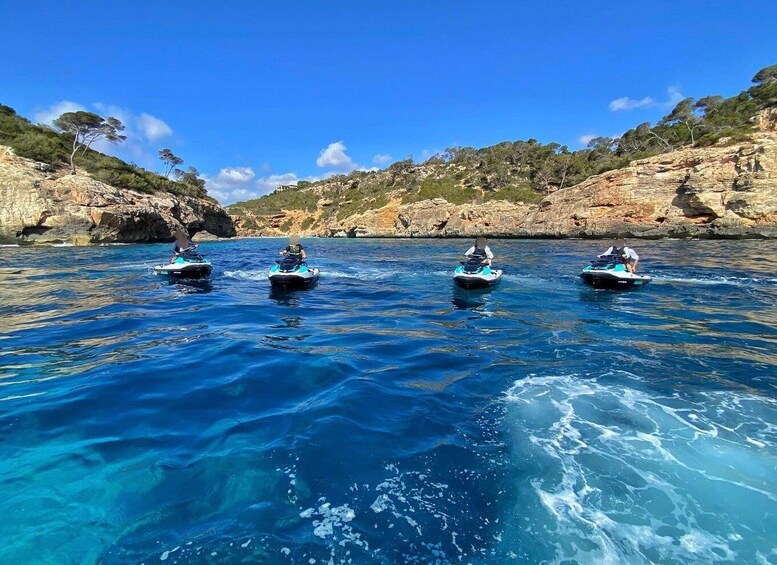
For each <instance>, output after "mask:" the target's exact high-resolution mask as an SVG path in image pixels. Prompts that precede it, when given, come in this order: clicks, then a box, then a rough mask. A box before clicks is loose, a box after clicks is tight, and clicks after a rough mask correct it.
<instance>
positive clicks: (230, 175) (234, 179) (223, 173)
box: [216, 167, 256, 184]
mask: <svg viewBox="0 0 777 565" xmlns="http://www.w3.org/2000/svg"><path fill="white" fill-rule="evenodd" d="M255 176H256V174H255V173H254V170H253V169H252V168H251V167H226V168H224V169H221V170H220V171H219V174H218V176H217V177H216V180H217V181H219V182H222V183H226V184H234V183H241V182H248V181H250V180H251V179H252V178H254V177H255Z"/></svg>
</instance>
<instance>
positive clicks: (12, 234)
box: [0, 146, 235, 244]
mask: <svg viewBox="0 0 777 565" xmlns="http://www.w3.org/2000/svg"><path fill="white" fill-rule="evenodd" d="M177 229H183V230H185V231H188V232H189V233H190V234H192V235H193V234H195V233H197V232H200V231H205V232H208V233H210V234H213V235H215V236H219V237H232V236H234V235H235V227H234V224H233V223H232V220H231V218H230V217H229V216H228V215H227V213H226V212H225V211H224V210H223V209H222V208H221V207H220V206H219V205H218V203H217V202H216V201H215V200H213V199H210V198H195V197H191V196H182V195H175V194H170V193H156V194H143V193H140V192H135V191H131V190H121V189H118V188H115V187H113V186H109V185H107V184H105V183H102V182H100V181H97V180H95V179H93V178H91V177H90V176H88V175H87V174H84V173H81V174H77V175H70V174H69V173H67V172H63V171H53V170H52V168H51V167H50V166H48V165H44V164H42V163H37V162H35V161H32V160H30V159H24V158H21V157H17V156H15V155H14V154H13V151H12V150H11V149H9V148H7V147H3V146H0V242H4V243H10V242H38V243H54V242H72V243H78V244H85V243H98V242H149V241H160V240H169V239H171V238H172V234H173V232H174V231H175V230H177Z"/></svg>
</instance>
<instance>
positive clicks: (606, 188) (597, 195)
mask: <svg viewBox="0 0 777 565" xmlns="http://www.w3.org/2000/svg"><path fill="white" fill-rule="evenodd" d="M758 125H759V131H758V132H757V133H756V134H754V136H753V140H752V141H749V142H742V143H738V144H733V145H717V146H713V147H704V148H686V149H681V150H679V151H674V152H672V153H666V154H663V155H658V156H655V157H651V158H649V159H643V160H640V161H634V162H633V163H631V164H630V165H629V166H628V167H625V168H623V169H619V170H615V171H609V172H606V173H603V174H601V175H597V176H593V177H591V178H589V179H587V180H585V181H583V182H582V183H580V184H578V185H575V186H572V187H569V188H565V189H562V190H558V191H556V192H554V193H552V194H551V195H549V196H547V197H546V198H545V199H544V200H543V201H541V202H540V203H539V204H538V205H534V204H531V205H530V204H513V203H509V202H505V201H489V202H485V203H483V204H475V203H472V204H463V205H454V204H451V203H449V202H447V201H446V200H443V199H440V198H437V199H434V200H426V201H422V202H416V203H413V204H401V196H400V197H394V199H393V200H392V201H391V202H390V203H389V204H388V205H386V206H384V207H382V208H380V209H377V210H369V211H367V212H365V213H362V214H354V215H352V216H349V217H347V218H344V219H341V220H329V221H328V223H326V224H325V225H321V224H320V223H319V222H318V219H319V218H321V217H322V210H323V208H322V207H321V206H322V205H321V203H320V202H319V208H318V209H317V210H316V211H314V212H310V213H308V212H300V211H290V212H287V213H283V214H279V215H277V216H274V217H272V218H271V221H270V222H269V223H268V222H267V221H265V222H264V226H263V227H261V228H260V229H259V230H257V231H255V232H253V234H254V235H282V234H284V233H290V232H298V233H308V234H311V235H313V234H315V235H319V236H338V237H354V236H355V237H388V236H398V237H452V236H453V237H455V236H462V237H471V236H476V235H486V236H493V237H611V236H616V235H623V236H632V237H770V238H771V237H777V112H774V113H763V114H761V115H760V116H759V123H758ZM327 205H328V206H329V207H336V206H337V202H334V203H333V202H327ZM305 226H310V229H307V230H306V229H305ZM284 227H285V228H286V229H285V230H284V229H282V228H284ZM249 233H250V232H249Z"/></svg>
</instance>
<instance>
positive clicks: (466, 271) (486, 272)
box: [453, 257, 502, 290]
mask: <svg viewBox="0 0 777 565" xmlns="http://www.w3.org/2000/svg"><path fill="white" fill-rule="evenodd" d="M481 261H482V259H481V258H480V257H472V258H471V259H468V260H467V261H462V262H461V265H460V266H458V267H456V270H455V271H453V282H454V283H456V285H457V286H460V287H461V288H466V289H468V290H469V289H472V288H488V287H490V286H494V285H495V284H496V283H498V282H499V279H501V278H502V270H501V269H496V270H494V269H492V268H491V267H490V266H489V265H484V264H483V263H482V262H481Z"/></svg>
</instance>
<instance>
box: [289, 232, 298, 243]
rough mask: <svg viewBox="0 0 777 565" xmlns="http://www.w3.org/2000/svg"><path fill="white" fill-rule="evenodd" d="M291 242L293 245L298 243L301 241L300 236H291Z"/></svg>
mask: <svg viewBox="0 0 777 565" xmlns="http://www.w3.org/2000/svg"><path fill="white" fill-rule="evenodd" d="M289 243H291V244H292V245H297V244H298V243H299V236H298V235H297V234H293V235H291V236H289Z"/></svg>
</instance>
